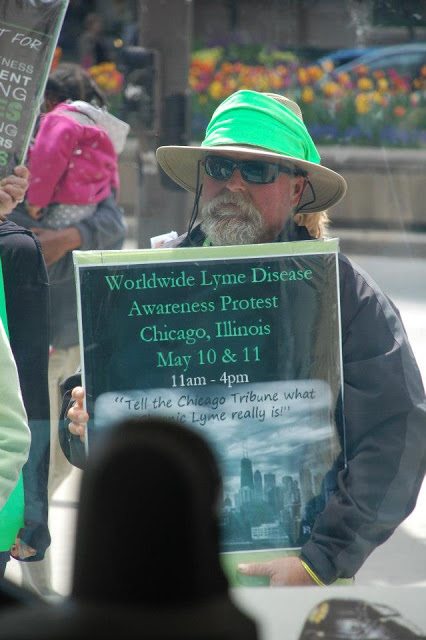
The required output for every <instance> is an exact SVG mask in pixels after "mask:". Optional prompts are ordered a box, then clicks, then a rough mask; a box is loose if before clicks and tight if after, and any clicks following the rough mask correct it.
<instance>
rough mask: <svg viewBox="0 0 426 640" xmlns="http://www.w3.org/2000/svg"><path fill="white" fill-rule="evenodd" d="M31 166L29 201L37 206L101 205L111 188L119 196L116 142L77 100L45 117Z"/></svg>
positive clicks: (32, 154)
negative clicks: (83, 109) (81, 108)
mask: <svg viewBox="0 0 426 640" xmlns="http://www.w3.org/2000/svg"><path fill="white" fill-rule="evenodd" d="M76 104H78V103H76ZM87 106H88V107H91V105H87ZM91 108H92V109H94V108H93V107H91ZM97 111H101V110H100V109H98V110H97ZM66 112H69V114H67V113H66ZM71 112H73V113H71ZM74 114H77V115H76V116H75V115H74ZM107 115H108V114H107ZM111 118H113V116H111ZM86 123H87V124H86ZM29 169H30V172H31V178H30V186H29V188H28V202H29V203H30V204H33V205H38V206H41V207H45V206H47V205H49V204H52V203H55V202H57V203H62V204H77V205H78V204H81V205H90V204H96V203H98V202H100V201H101V200H103V199H104V198H106V197H107V196H108V195H110V193H111V189H115V190H116V196H117V197H118V189H119V175H118V162H117V153H116V151H115V149H114V144H113V142H112V140H111V138H110V136H109V135H108V133H107V132H106V131H105V129H104V128H102V127H101V126H98V124H97V123H96V122H95V121H94V120H91V118H90V116H88V115H87V114H84V113H83V112H82V111H80V109H78V108H76V107H75V106H74V105H72V104H67V103H61V104H58V105H57V106H56V107H55V108H54V109H53V110H52V111H50V112H48V113H46V114H45V115H43V116H42V118H41V123H40V128H39V130H38V133H37V136H36V139H35V142H34V145H33V146H32V148H31V149H30V152H29Z"/></svg>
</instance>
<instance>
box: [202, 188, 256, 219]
mask: <svg viewBox="0 0 426 640" xmlns="http://www.w3.org/2000/svg"><path fill="white" fill-rule="evenodd" d="M227 205H233V206H236V207H239V208H240V209H241V211H242V212H244V213H246V215H250V213H251V210H252V207H253V206H254V205H253V202H252V200H251V198H250V196H249V195H248V194H247V195H243V194H242V193H235V192H234V191H228V189H225V190H224V191H223V192H222V193H220V194H219V195H217V196H215V197H214V198H213V199H212V200H210V202H208V203H207V204H205V205H204V206H203V208H202V212H203V214H207V215H212V216H216V217H218V218H222V217H223V218H225V217H227V216H229V215H235V212H234V211H230V210H228V209H226V206H227Z"/></svg>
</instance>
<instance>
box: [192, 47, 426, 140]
mask: <svg viewBox="0 0 426 640" xmlns="http://www.w3.org/2000/svg"><path fill="white" fill-rule="evenodd" d="M189 83H190V88H191V92H192V138H193V139H200V138H202V137H203V135H204V131H205V127H206V125H207V123H208V121H209V119H210V116H211V114H212V113H213V111H214V109H215V108H216V106H217V105H218V104H219V103H220V102H221V101H222V100H223V99H224V98H226V97H227V96H228V95H230V94H231V93H233V92H234V91H237V90H238V89H252V90H255V91H269V92H273V93H281V94H284V95H286V96H287V97H289V98H292V99H293V100H295V101H296V102H298V103H299V105H300V107H301V109H302V112H303V117H304V120H305V123H306V125H307V127H308V129H309V131H310V133H311V135H312V137H313V138H314V140H315V142H316V143H318V144H323V145H324V144H325V145H327V144H340V145H356V146H366V145H367V146H386V147H411V148H424V147H426V96H425V89H426V66H424V67H423V68H422V70H421V73H420V77H418V78H413V79H407V78H405V77H403V76H401V75H399V74H398V73H397V72H396V71H393V70H390V71H389V72H388V73H387V74H385V73H384V72H383V71H374V72H371V71H370V70H369V69H368V68H367V67H365V66H361V65H359V66H358V67H357V68H356V73H355V74H354V75H353V76H349V75H348V74H336V73H334V70H333V67H332V64H331V63H323V66H319V65H315V64H302V63H300V62H299V61H298V59H297V58H296V57H295V56H294V55H293V54H292V53H286V52H283V51H272V52H270V53H267V52H265V51H260V52H258V53H257V55H256V60H253V62H251V63H249V62H247V61H244V62H242V61H241V60H238V59H236V56H235V50H234V51H233V55H232V57H230V56H229V55H228V52H227V50H226V49H225V48H224V47H214V48H209V49H203V50H199V51H196V52H194V53H193V55H192V62H191V69H190V78H189Z"/></svg>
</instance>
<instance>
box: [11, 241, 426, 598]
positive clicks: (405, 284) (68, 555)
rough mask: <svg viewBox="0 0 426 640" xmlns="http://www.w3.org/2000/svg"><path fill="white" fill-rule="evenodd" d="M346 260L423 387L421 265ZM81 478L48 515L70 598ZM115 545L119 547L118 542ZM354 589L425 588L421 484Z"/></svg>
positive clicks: (57, 575)
mask: <svg viewBox="0 0 426 640" xmlns="http://www.w3.org/2000/svg"><path fill="white" fill-rule="evenodd" d="M336 235H337V234H336ZM128 248H134V244H132V243H131V242H129V243H128ZM348 255H349V256H350V257H351V258H353V259H354V260H355V261H356V262H357V263H358V264H359V265H360V266H361V267H363V268H364V269H365V270H366V271H368V272H369V274H370V275H371V276H372V277H373V278H374V279H375V280H376V281H377V282H378V284H379V285H380V286H381V287H382V288H383V290H384V291H385V292H386V293H387V294H388V295H389V296H390V297H391V298H392V299H393V301H394V302H395V304H396V305H397V306H398V308H399V310H400V312H401V315H402V318H403V321H404V324H405V327H406V330H407V332H408V335H409V337H410V340H411V345H412V348H413V351H414V353H415V355H416V357H417V361H418V364H419V368H420V371H421V373H422V376H423V380H424V382H425V383H426V331H425V328H424V327H425V324H426V323H425V318H426V286H425V282H426V260H423V259H422V258H420V257H414V256H410V255H409V251H408V253H407V252H406V255H404V256H402V257H401V256H399V257H389V256H386V257H380V256H379V255H377V254H376V255H375V254H373V255H368V254H360V253H352V254H350V253H349V254H348ZM80 478H81V472H80V471H79V470H77V469H75V470H73V472H72V474H71V476H70V477H69V478H68V479H67V480H66V481H65V482H64V483H63V484H62V486H61V487H60V488H59V490H58V491H57V492H56V494H55V496H54V500H53V505H52V511H51V532H52V538H53V542H52V547H51V550H52V564H53V587H54V589H55V590H57V591H58V592H59V593H60V594H63V595H66V594H68V593H69V589H70V584H71V574H72V557H73V532H74V523H75V518H76V508H77V500H78V488H79V482H80ZM117 545H118V547H119V546H120V543H119V541H117ZM124 557H125V556H124ZM6 575H7V576H8V577H9V578H10V579H12V580H14V581H16V582H18V583H19V582H20V570H19V566H18V563H17V562H16V561H11V562H10V563H9V566H8V569H7V574H6ZM356 585H357V586H362V585H365V586H369V587H373V586H397V585H410V586H426V482H425V483H424V484H423V487H422V491H421V493H420V496H419V499H418V502H417V506H416V508H415V510H414V511H413V513H412V514H411V515H410V516H409V517H408V518H407V519H406V520H405V521H404V522H403V523H402V524H401V525H400V527H399V528H398V529H397V531H396V532H395V533H394V535H393V536H392V537H391V538H390V540H389V541H387V542H386V543H385V544H383V545H382V546H381V547H379V548H378V549H376V550H375V551H374V552H373V554H372V555H371V556H370V558H369V559H368V560H367V561H366V563H365V564H364V566H363V567H362V569H361V570H360V571H359V573H358V574H357V577H356Z"/></svg>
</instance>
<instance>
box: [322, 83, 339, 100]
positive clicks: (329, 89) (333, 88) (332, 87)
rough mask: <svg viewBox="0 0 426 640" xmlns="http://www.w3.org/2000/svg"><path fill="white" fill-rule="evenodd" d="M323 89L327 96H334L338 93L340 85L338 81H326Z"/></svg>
mask: <svg viewBox="0 0 426 640" xmlns="http://www.w3.org/2000/svg"><path fill="white" fill-rule="evenodd" d="M322 90H323V93H324V95H326V96H327V98H331V96H334V95H336V93H338V92H339V90H340V87H339V85H338V84H337V83H336V82H326V83H325V84H324V86H323V87H322Z"/></svg>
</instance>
